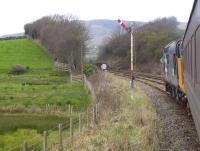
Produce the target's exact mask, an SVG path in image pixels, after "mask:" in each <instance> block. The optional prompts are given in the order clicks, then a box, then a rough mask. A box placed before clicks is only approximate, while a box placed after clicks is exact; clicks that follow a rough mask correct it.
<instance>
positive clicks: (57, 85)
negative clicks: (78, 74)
mask: <svg viewBox="0 0 200 151" xmlns="http://www.w3.org/2000/svg"><path fill="white" fill-rule="evenodd" d="M0 56H1V59H0V108H2V107H9V106H23V107H26V106H32V105H34V106H44V105H45V104H51V105H58V106H62V105H66V104H73V105H77V106H79V107H86V106H87V105H88V104H89V100H90V99H89V96H88V95H87V94H86V92H85V90H84V87H83V85H82V84H81V83H74V84H72V83H68V80H69V76H68V74H67V73H64V72H60V71H56V70H55V69H53V60H52V59H51V58H50V57H49V56H48V54H47V53H46V52H45V51H43V50H42V48H40V47H39V46H37V45H36V44H34V43H33V42H31V41H29V40H27V39H19V40H6V41H0ZM16 64H20V65H22V66H24V67H26V68H28V72H27V73H25V74H22V75H11V74H8V72H9V70H10V69H11V67H12V66H14V65H16ZM67 120H68V116H66V115H48V114H41V113H34V114H30V113H0V138H1V139H0V150H6V147H7V146H9V145H11V144H12V145H16V144H17V143H20V142H23V139H21V138H29V139H31V137H30V136H32V135H34V136H37V135H40V134H39V133H40V132H42V131H43V130H45V129H50V128H52V127H55V126H57V124H58V123H62V122H66V121H67ZM20 129H29V130H20ZM22 134H23V135H22ZM28 135H30V136H28Z"/></svg>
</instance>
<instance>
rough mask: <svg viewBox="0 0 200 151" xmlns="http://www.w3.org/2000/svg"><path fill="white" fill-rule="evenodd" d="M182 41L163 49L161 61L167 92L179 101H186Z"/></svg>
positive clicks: (174, 42)
mask: <svg viewBox="0 0 200 151" xmlns="http://www.w3.org/2000/svg"><path fill="white" fill-rule="evenodd" d="M181 43H182V40H176V41H172V42H171V43H169V44H168V45H167V46H166V47H165V48H164V49H163V57H162V59H161V62H162V65H163V71H164V76H165V87H166V91H167V92H168V93H169V94H170V95H171V96H172V97H174V98H176V100H177V101H185V85H184V80H183V58H182V47H181Z"/></svg>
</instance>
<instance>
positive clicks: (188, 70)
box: [187, 43, 190, 78]
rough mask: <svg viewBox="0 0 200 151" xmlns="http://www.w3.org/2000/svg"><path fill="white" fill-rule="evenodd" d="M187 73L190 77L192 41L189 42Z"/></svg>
mask: <svg viewBox="0 0 200 151" xmlns="http://www.w3.org/2000/svg"><path fill="white" fill-rule="evenodd" d="M187 58H188V60H187V75H188V76H189V78H190V74H189V73H190V43H188V46H187Z"/></svg>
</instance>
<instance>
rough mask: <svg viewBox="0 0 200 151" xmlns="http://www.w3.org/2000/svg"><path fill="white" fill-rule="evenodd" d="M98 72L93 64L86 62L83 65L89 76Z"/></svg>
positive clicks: (85, 72) (84, 71)
mask: <svg viewBox="0 0 200 151" xmlns="http://www.w3.org/2000/svg"><path fill="white" fill-rule="evenodd" d="M95 72H96V66H95V65H93V64H86V65H84V67H83V73H84V74H85V75H86V76H87V77H88V76H90V75H92V74H94V73H95Z"/></svg>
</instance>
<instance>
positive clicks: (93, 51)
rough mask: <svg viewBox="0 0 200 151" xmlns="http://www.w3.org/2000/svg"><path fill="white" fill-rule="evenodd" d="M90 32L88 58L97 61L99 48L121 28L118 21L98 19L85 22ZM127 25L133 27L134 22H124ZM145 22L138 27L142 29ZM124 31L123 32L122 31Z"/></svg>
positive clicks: (137, 23) (137, 24)
mask: <svg viewBox="0 0 200 151" xmlns="http://www.w3.org/2000/svg"><path fill="white" fill-rule="evenodd" d="M83 22H84V23H85V25H86V27H87V28H88V31H89V38H90V39H89V40H88V42H87V50H86V57H87V58H89V59H92V60H95V59H96V57H97V54H98V51H99V47H100V46H101V45H102V44H103V43H104V41H105V40H106V39H108V38H109V37H110V36H111V35H112V33H114V32H115V31H116V30H119V29H120V28H121V27H120V25H119V24H118V23H117V22H116V20H109V19H96V20H90V21H83ZM123 22H124V23H125V24H127V25H131V24H132V23H133V21H123ZM144 24H145V22H136V26H138V27H140V26H142V25H144ZM122 31H123V30H122Z"/></svg>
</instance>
